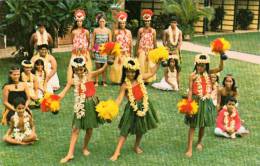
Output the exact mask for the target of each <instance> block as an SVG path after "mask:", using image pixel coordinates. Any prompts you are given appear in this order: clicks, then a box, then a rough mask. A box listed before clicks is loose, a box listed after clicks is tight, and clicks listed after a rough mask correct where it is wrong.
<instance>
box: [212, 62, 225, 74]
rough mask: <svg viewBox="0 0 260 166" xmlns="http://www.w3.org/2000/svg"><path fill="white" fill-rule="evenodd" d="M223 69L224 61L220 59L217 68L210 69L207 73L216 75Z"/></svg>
mask: <svg viewBox="0 0 260 166" xmlns="http://www.w3.org/2000/svg"><path fill="white" fill-rule="evenodd" d="M223 68H224V61H223V60H222V59H220V62H219V66H218V68H215V69H211V70H210V71H209V72H210V74H214V73H218V72H221V71H222V70H223Z"/></svg>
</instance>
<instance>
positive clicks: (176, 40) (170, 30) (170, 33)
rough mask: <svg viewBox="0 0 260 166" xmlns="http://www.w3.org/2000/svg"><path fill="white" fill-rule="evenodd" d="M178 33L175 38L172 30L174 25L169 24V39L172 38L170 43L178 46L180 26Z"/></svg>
mask: <svg viewBox="0 0 260 166" xmlns="http://www.w3.org/2000/svg"><path fill="white" fill-rule="evenodd" d="M175 31H176V34H175V40H173V31H172V27H171V26H169V28H168V32H169V39H170V43H171V45H173V46H177V44H178V42H179V36H180V30H179V28H178V27H176V30H175Z"/></svg>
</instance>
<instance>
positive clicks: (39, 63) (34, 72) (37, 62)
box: [32, 59, 46, 80]
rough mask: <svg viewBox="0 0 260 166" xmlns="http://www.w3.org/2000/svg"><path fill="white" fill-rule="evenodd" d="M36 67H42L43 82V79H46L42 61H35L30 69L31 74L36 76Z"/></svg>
mask: <svg viewBox="0 0 260 166" xmlns="http://www.w3.org/2000/svg"><path fill="white" fill-rule="evenodd" d="M38 65H42V66H43V73H44V80H45V79H46V71H45V70H44V62H43V60H41V59H37V60H36V61H35V62H34V66H33V69H32V73H33V74H36V71H37V68H36V66H38Z"/></svg>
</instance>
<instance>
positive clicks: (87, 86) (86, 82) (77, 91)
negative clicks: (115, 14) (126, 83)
mask: <svg viewBox="0 0 260 166" xmlns="http://www.w3.org/2000/svg"><path fill="white" fill-rule="evenodd" d="M85 65H86V61H85V58H84V57H74V58H72V59H71V66H72V68H73V72H74V75H73V77H72V78H70V79H69V80H68V82H67V84H66V87H65V88H64V89H63V91H62V92H61V93H60V94H59V96H60V97H61V99H62V98H64V96H65V94H66V93H67V92H68V90H69V89H70V87H71V86H72V85H74V96H75V104H74V118H73V122H72V133H71V140H70V147H69V152H68V153H67V155H66V156H65V157H64V158H63V159H61V161H60V162H61V163H66V162H68V161H70V160H72V159H73V158H74V156H73V155H74V149H75V145H76V142H77V139H78V136H79V132H80V129H83V130H86V135H85V139H84V145H83V155H85V156H88V155H89V154H90V152H89V150H88V147H87V146H88V142H89V140H90V138H91V136H92V132H93V128H97V127H98V117H97V113H96V111H95V106H96V105H97V103H98V98H97V97H96V96H95V93H96V90H95V86H94V81H93V78H94V77H95V76H97V75H98V74H100V73H102V72H103V71H104V70H105V69H106V67H107V64H105V65H104V66H103V67H102V68H100V69H99V70H97V71H92V72H89V71H88V70H87V68H86V66H85Z"/></svg>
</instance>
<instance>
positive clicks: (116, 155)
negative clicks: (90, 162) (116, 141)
mask: <svg viewBox="0 0 260 166" xmlns="http://www.w3.org/2000/svg"><path fill="white" fill-rule="evenodd" d="M119 156H120V154H119V153H114V154H113V156H112V157H110V160H111V161H116V160H117V159H118V158H119Z"/></svg>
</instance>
